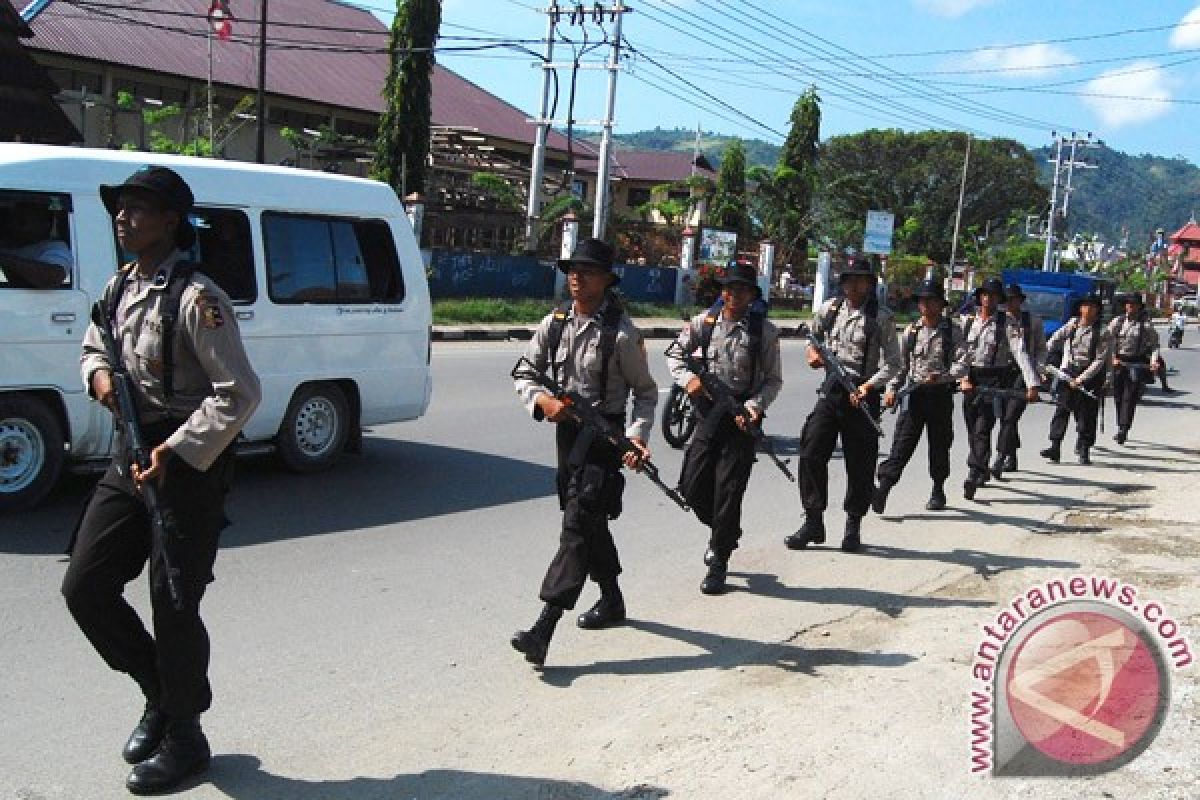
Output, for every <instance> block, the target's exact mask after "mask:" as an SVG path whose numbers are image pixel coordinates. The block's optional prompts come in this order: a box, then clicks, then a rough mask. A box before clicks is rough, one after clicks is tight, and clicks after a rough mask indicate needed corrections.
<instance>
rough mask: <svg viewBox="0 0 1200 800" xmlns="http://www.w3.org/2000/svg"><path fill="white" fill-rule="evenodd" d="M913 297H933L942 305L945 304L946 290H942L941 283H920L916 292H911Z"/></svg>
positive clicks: (931, 281)
mask: <svg viewBox="0 0 1200 800" xmlns="http://www.w3.org/2000/svg"><path fill="white" fill-rule="evenodd" d="M913 297H916V298H921V297H934V298H937V299H938V300H941V301H942V302H943V303H944V302H946V290H945V289H943V288H942V282H941V281H934V280H928V281H921V282H920V283H919V284H917V290H916V291H915V292H913Z"/></svg>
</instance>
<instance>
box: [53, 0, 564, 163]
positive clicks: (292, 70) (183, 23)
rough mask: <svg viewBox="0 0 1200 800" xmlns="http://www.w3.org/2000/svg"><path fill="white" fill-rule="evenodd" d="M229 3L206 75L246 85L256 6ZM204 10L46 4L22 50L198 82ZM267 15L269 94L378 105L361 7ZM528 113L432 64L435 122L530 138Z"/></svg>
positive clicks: (122, 0) (381, 34) (252, 75)
mask: <svg viewBox="0 0 1200 800" xmlns="http://www.w3.org/2000/svg"><path fill="white" fill-rule="evenodd" d="M230 5H231V10H232V11H233V14H234V16H235V17H236V18H235V19H234V21H233V36H232V38H231V39H229V40H227V41H220V40H216V39H214V40H213V42H212V52H213V59H212V69H213V80H214V82H216V83H217V84H222V85H225V86H233V87H237V88H241V89H246V90H253V89H254V88H255V87H256V86H257V82H258V49H257V42H258V27H259V26H258V21H257V20H258V15H259V11H258V9H259V4H258V3H257V2H246V1H245V0H242V1H241V2H233V3H231V4H230ZM207 9H208V3H207V2H204V0H154V8H145V7H139V6H133V5H128V4H127V2H126V0H86V1H84V0H78V2H68V1H67V0H51V2H49V3H47V4H46V5H45V7H44V8H43V9H41V11H40V12H39V13H37V14H36V16H34V17H33V19H32V20H31V21H30V26H31V27H32V28H33V31H34V33H35V34H36V38H35V39H34V41H33V42H31V48H30V49H34V50H42V51H46V52H54V53H61V54H64V55H70V56H77V57H82V58H88V59H94V60H97V61H104V62H108V63H111V64H120V65H124V66H129V67H135V68H138V69H144V70H149V71H152V72H160V73H166V74H170V75H180V76H184V77H187V78H190V79H192V80H199V81H204V80H207V78H208V67H209V64H208V21H207V18H206V14H207ZM268 11H269V22H268V26H267V34H268V44H269V48H268V51H267V91H268V92H269V93H271V94H276V95H285V96H288V97H294V98H301V99H304V100H311V101H313V102H317V103H322V104H326V105H332V106H337V107H341V108H347V109H356V110H361V111H369V112H372V113H376V114H378V113H381V112H382V111H383V108H384V103H383V97H382V95H381V92H382V91H383V86H384V82H385V80H386V78H387V71H388V56H387V53H386V49H387V44H388V33H389V30H388V27H387V26H386V25H384V24H383V23H382V22H380V21H379V20H378V19H376V18H375V17H374V16H372V15H371V14H370V12H367V11H364V10H362V9H360V8H354V7H351V6H347V5H342V4H341V3H337V2H330V0H287V2H275V3H272V4H270V5H269V6H268ZM275 23H288V24H287V25H284V24H275ZM296 25H304V26H312V27H295V26H296ZM530 85H531V87H533V86H534V84H533V82H531V84H530ZM532 91H533V89H532V88H531V92H532ZM529 116H530V115H528V114H526V113H525V112H523V111H521V110H520V109H518V108H516V107H514V106H512V105H510V104H508V103H506V102H504V101H503V100H501V99H500V98H498V97H496V96H495V95H492V94H489V93H488V92H486V91H484V90H483V89H481V88H480V87H478V86H476V85H475V84H473V83H471V82H470V81H468V80H466V79H465V78H462V77H461V76H459V75H456V74H455V73H453V72H451V71H450V70H448V69H446V68H444V67H442V66H440V65H438V66H437V67H435V69H434V74H433V122H434V124H435V125H447V126H458V127H466V128H477V129H478V130H479V131H480V132H481V133H484V134H489V135H492V136H496V137H498V138H503V139H508V140H510V141H516V142H528V143H532V142H533V138H534V132H535V128H534V126H533V125H532V124H529V123H528V122H527V120H528V119H529ZM549 144H550V146H551V147H553V148H555V149H565V148H566V139H565V138H563V137H562V136H560V135H559V134H557V133H554V132H551V135H550V139H549Z"/></svg>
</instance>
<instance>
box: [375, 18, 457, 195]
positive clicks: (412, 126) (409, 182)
mask: <svg viewBox="0 0 1200 800" xmlns="http://www.w3.org/2000/svg"><path fill="white" fill-rule="evenodd" d="M441 22H442V4H441V0H398V2H397V4H396V16H395V18H394V19H393V20H392V34H391V40H390V42H389V44H388V50H389V57H388V63H389V66H388V77H387V82H386V84H385V86H384V89H383V96H384V100H385V101H386V104H387V108H386V110H385V111H384V112H383V115H382V116H381V117H380V119H379V138H378V141H377V144H376V153H375V162H374V164H373V165H372V175H373V177H375V178H377V179H379V180H381V181H384V182H385V183H387V184H389V185H390V186H392V188H394V189H396V190H397V191H402V192H424V191H425V181H426V159H427V158H428V157H429V128H430V124H431V121H432V113H433V112H432V93H433V84H432V77H431V76H432V73H433V64H434V55H433V47H434V45H435V44H436V43H437V39H438V29H439V28H440V27H441Z"/></svg>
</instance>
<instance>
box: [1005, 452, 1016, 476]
mask: <svg viewBox="0 0 1200 800" xmlns="http://www.w3.org/2000/svg"><path fill="white" fill-rule="evenodd" d="M1004 471H1005V472H1016V471H1017V454H1016V453H1009V454H1008V455H1006V456H1005V457H1004Z"/></svg>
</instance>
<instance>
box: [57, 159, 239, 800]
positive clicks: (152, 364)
mask: <svg viewBox="0 0 1200 800" xmlns="http://www.w3.org/2000/svg"><path fill="white" fill-rule="evenodd" d="M100 196H101V198H102V199H103V200H104V205H105V207H106V208H107V209H108V211H109V213H110V214H112V215H113V217H114V218H115V222H116V234H117V241H118V243H119V244H120V245H121V247H122V248H123V249H124V250H125V251H126V252H129V253H132V254H133V256H134V261H133V262H132V263H130V264H127V265H126V266H125V267H124V268H122V269H121V270H120V272H119V273H118V274H117V275H115V276H113V278H112V279H111V280H110V281H109V282H108V285H107V286H106V287H105V289H104V292H103V294H102V295H101V299H100V300H99V301H98V304H99V310H100V311H101V312H103V317H104V318H103V320H102V324H105V325H106V326H107V327H108V328H109V329H110V331H111V332H112V338H113V340H114V341H115V343H116V347H117V348H118V349H119V352H120V360H121V364H122V365H123V366H124V367H125V369H126V370H128V372H129V375H130V377H131V379H132V381H131V383H132V384H133V389H132V394H134V395H135V396H134V397H133V398H132V399H133V401H134V403H135V405H136V411H137V414H138V417H139V420H138V421H139V422H140V423H141V432H142V436H143V438H144V439H145V442H144V445H145V447H147V448H151V450H150V453H149V458H148V463H143V464H141V465H138V464H137V463H133V462H134V460H133V459H132V458H131V457H130V454H129V453H128V447H122V448H120V449H119V450H118V455H117V456H116V457H114V458H113V462H112V464H111V465H110V466H109V468H108V471H107V472H105V473H104V477H103V478H101V479H100V482H99V483H98V484H97V486H96V489H95V491H94V492H93V493H92V496H91V498H90V499H89V500H88V503H87V507H86V508H85V509H84V512H83V515H82V517H81V518H80V521H79V525H78V527H77V530H76V534H75V539H74V542H73V546H72V548H71V562H70V565H69V566H68V567H67V573H66V576H65V577H64V578H63V585H62V592H63V597H64V598H65V599H66V603H67V608H68V609H69V610H70V612H71V615H72V616H73V617H74V618H75V621H76V623H78V625H79V627H80V629H81V630H82V631H83V633H84V635H86V636H87V638H88V641H90V642H91V643H92V646H93V647H95V648H96V650H97V651H98V652H99V653H100V655H101V657H103V659H104V661H105V662H106V663H107V664H108V665H109V666H110V667H111V668H112V669H114V670H117V671H118V672H124V673H126V674H128V675H129V676H130V677H131V678H133V680H134V682H136V683H137V685H138V687H139V688H140V689H141V690H142V693H143V695H144V696H145V701H146V705H145V712H144V713H143V715H142V719H141V721H140V722H139V723H138V724H137V726H136V727H135V728H134V730H133V733H132V734H131V735H130V737H129V740H128V741H127V742H126V744H125V748H124V750H123V751H122V753H121V755H122V757H123V758H124V759H125V760H126V761H127V762H129V763H130V764H135V765H136V766H134V768H133V771H132V772H131V773H130V775H129V778H128V779H127V780H126V782H125V785H126V788H128V789H129V790H130V791H131V792H133V793H135V794H155V793H159V792H166V791H170V790H171V789H174V788H175V787H177V786H178V785H179V784H180V783H181V782H183V781H184V780H185V779H187V778H188V777H190V776H191V775H193V774H195V773H197V772H200V771H202V770H204V769H205V768H206V767H207V766H208V763H209V760H210V758H211V752H210V750H209V745H208V740H207V739H206V738H205V736H204V732H203V731H202V730H201V728H200V714H201V713H203V712H204V711H206V710H208V707H209V706H210V705H211V703H212V690H211V688H210V686H209V681H208V661H209V639H208V632H207V631H206V629H205V627H204V622H203V620H201V618H200V601H201V599H202V598H203V596H204V592H205V589H206V588H207V586H208V583H209V582H210V581H212V579H213V572H212V568H213V562H214V561H215V560H216V556H217V542H218V538H219V536H220V533H221V530H222V529H223V528H224V527H225V526H226V525H227V524H228V520H227V519H226V517H225V510H224V506H225V495H226V492H227V491H228V488H229V484H230V481H231V479H232V466H233V444H234V440H235V439H236V438H237V435H238V433H239V432H240V431H241V430H242V427H243V426H244V425H245V424H246V421H247V420H248V419H249V418H250V415H251V414H252V413H253V412H254V409H255V408H256V407H257V406H258V403H259V399H260V398H261V388H260V385H259V380H258V377H257V376H256V375H255V373H254V370H253V369H252V368H251V366H250V360H249V359H248V358H247V357H246V351H245V348H244V346H243V345H242V339H241V335H240V333H239V332H238V326H237V319H236V318H235V317H234V314H233V308H232V306H231V305H230V302H229V298H228V296H226V294H225V292H223V291H222V290H221V289H220V288H219V287H218V286H217V285H216V284H215V283H214V282H213V281H212V280H211V279H210V278H209V277H208V276H206V275H204V274H201V273H200V272H198V271H196V265H195V264H192V263H191V262H189V261H187V260H186V258H185V256H184V253H185V252H186V251H187V250H188V249H189V248H191V246H192V245H193V243H194V242H195V239H196V234H195V231H194V230H193V228H192V226H191V223H190V222H189V221H188V217H187V213H188V210H189V209H190V208H191V206H192V192H191V189H190V188H188V185H187V184H186V183H185V182H184V180H183V179H182V178H181V177H179V175H177V174H176V173H175V172H173V171H171V170H169V169H166V168H164V167H145V168H143V169H141V170H139V171H137V172H135V173H134V174H133V175H132V176H131V177H130V178H129V179H128V180H126V181H125V183H124V184H122V185H120V186H102V187H100ZM109 359H110V357H109V355H108V353H107V351H106V349H105V347H104V345H103V342H102V339H101V335H100V329H99V328H98V327H97V324H96V323H95V322H93V323H92V324H91V325H90V326H89V327H88V330H87V333H86V334H85V336H84V340H83V357H82V359H81V374H82V378H83V384H84V386H85V388H86V389H87V391H88V393H89V394H90V395H91V396H92V397H93V398H95V399H96V400H97V401H98V402H100V403H101V404H103V405H104V406H106V407H107V408H109V409H110V410H114V409H116V408H117V397H116V395H115V392H114V387H113V367H114V366H115V365H114V364H112V363H111V361H110V360H109ZM151 483H153V485H154V486H155V487H156V489H157V493H158V497H159V498H160V500H161V502H162V504H163V505H164V507H165V509H166V511H167V512H169V514H171V515H172V516H173V517H174V520H175V525H174V526H171V527H168V535H169V536H170V539H169V541H167V542H166V545H167V551H166V552H167V553H168V554H169V555H170V557H171V564H170V567H171V573H168V570H167V568H166V567H167V565H166V563H165V562H166V559H165V558H164V557H163V552H164V550H163V545H164V542H163V541H162V540H161V539H160V537H158V536H156V535H154V533H153V531H152V529H151V524H150V519H149V514H148V513H147V510H148V509H147V505H146V502H145V499H144V498H145V487H146V486H147V484H151ZM147 563H148V564H149V566H148V568H147V573H148V576H149V583H150V606H151V609H152V620H153V624H152V629H153V634H151V633H150V632H149V631H147V630H146V627H145V625H144V623H143V622H142V620H141V618H140V617H139V616H138V614H137V612H136V611H134V609H133V608H132V607H131V606H130V605H129V602H128V601H127V600H126V599H125V596H124V590H125V585H126V584H127V583H129V582H130V581H132V580H134V579H135V578H137V576H138V575H139V574H141V572H142V570H143V567H144V566H145V565H146V564H147ZM172 575H173V576H174V580H172V578H171V576H172Z"/></svg>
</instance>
